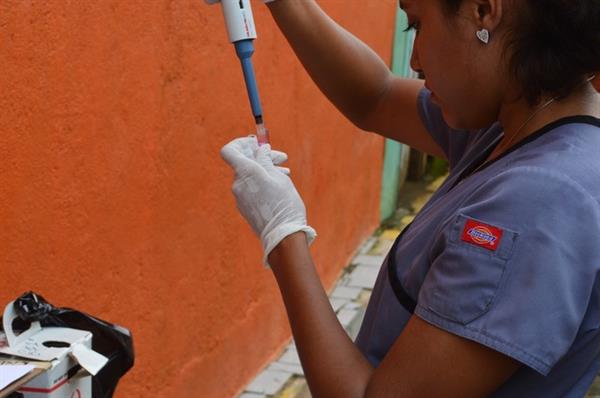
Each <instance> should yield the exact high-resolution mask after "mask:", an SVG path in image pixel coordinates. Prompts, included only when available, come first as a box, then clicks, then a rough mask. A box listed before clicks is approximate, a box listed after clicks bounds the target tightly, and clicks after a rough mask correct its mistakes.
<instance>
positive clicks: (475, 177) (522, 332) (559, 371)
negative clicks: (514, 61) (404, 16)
mask: <svg viewBox="0 0 600 398" xmlns="http://www.w3.org/2000/svg"><path fill="white" fill-rule="evenodd" d="M418 101H419V104H418V105H419V111H420V113H421V117H422V119H423V122H424V123H425V125H426V127H427V129H428V130H429V132H430V133H431V135H432V137H433V138H434V139H435V141H436V142H437V143H438V144H439V145H440V147H441V148H442V149H443V151H444V152H445V153H446V155H447V157H448V159H449V163H450V170H451V171H450V175H449V176H448V178H447V179H446V181H445V182H444V184H443V185H442V186H441V187H440V188H439V190H438V191H437V192H436V193H435V194H434V195H433V196H432V197H431V199H430V200H429V202H428V203H427V204H426V205H425V206H424V207H423V209H422V210H421V211H420V213H419V214H418V215H417V216H416V217H415V219H414V221H413V222H412V224H411V225H410V226H409V227H408V228H407V229H405V231H404V232H403V233H402V235H401V236H399V237H398V239H397V240H396V242H395V244H394V247H393V248H392V249H391V250H390V253H389V254H388V256H387V258H386V260H385V262H384V264H383V266H382V268H381V271H380V273H379V276H378V278H377V282H376V284H375V287H374V290H373V293H372V296H371V299H370V302H369V305H368V308H367V312H366V315H365V319H364V321H363V324H362V326H361V330H360V332H359V335H358V337H357V340H356V344H357V346H358V347H359V349H360V350H361V351H362V352H363V353H364V354H365V356H366V357H367V358H368V359H369V361H370V362H371V363H372V364H373V365H374V366H377V365H378V364H379V362H380V361H381V360H382V359H383V357H384V356H385V355H386V353H387V352H388V350H389V349H390V347H391V345H392V344H393V343H394V341H395V340H396V338H397V337H398V335H399V334H400V333H401V332H402V329H403V328H404V326H405V325H406V323H407V321H408V319H409V318H410V316H411V314H412V313H414V314H415V315H416V316H419V317H420V318H422V319H424V320H425V321H427V322H429V323H431V324H433V325H435V326H437V327H439V328H441V329H444V330H446V331H448V332H450V333H453V334H456V335H459V336H462V337H464V338H467V339H470V340H473V341H476V342H478V343H480V344H483V345H485V346H487V347H490V348H492V349H494V350H496V351H499V352H501V353H503V354H505V355H508V356H509V357H512V358H514V359H515V360H517V361H519V362H520V363H522V365H523V366H521V367H520V368H519V370H518V371H517V372H516V373H515V374H514V375H513V376H512V377H511V378H510V379H509V380H508V381H506V382H505V383H504V384H503V385H502V386H501V387H500V388H499V389H498V390H497V391H496V392H495V393H494V394H493V395H492V396H493V397H511V398H514V397H582V396H584V395H585V392H586V391H587V390H588V389H589V387H590V385H591V384H592V382H593V380H594V378H595V376H596V375H597V374H598V372H599V371H600V329H599V326H600V278H599V275H600V274H599V271H600V205H599V203H598V199H599V198H600V119H597V118H594V117H590V116H573V117H567V118H563V119H560V120H557V121H555V122H553V123H551V124H549V125H547V126H545V127H544V128H542V129H540V130H539V131H537V132H536V133H534V134H532V135H530V136H529V137H527V139H526V140H525V141H522V142H519V143H518V144H516V145H515V146H513V147H512V148H511V149H510V150H509V151H508V152H507V153H506V154H505V155H503V156H501V157H500V158H498V159H496V160H495V161H493V162H491V163H490V164H487V165H485V166H484V167H483V168H482V169H480V170H478V171H476V172H474V173H472V174H471V173H470V172H471V171H473V169H474V168H475V167H476V166H478V165H480V164H481V163H482V161H483V160H484V159H485V158H486V157H487V155H488V154H489V153H490V152H491V150H492V149H493V147H494V146H495V144H497V142H498V140H499V138H500V137H501V135H502V128H501V126H500V125H499V124H498V123H497V124H495V125H493V126H492V127H491V128H489V129H485V130H480V131H472V132H467V131H458V130H452V129H450V128H449V127H448V126H447V125H446V123H445V122H444V121H443V118H442V115H441V112H440V109H439V107H437V106H436V105H435V104H433V103H432V102H431V100H430V92H429V91H428V90H426V89H423V91H422V92H421V93H420V95H419V99H418Z"/></svg>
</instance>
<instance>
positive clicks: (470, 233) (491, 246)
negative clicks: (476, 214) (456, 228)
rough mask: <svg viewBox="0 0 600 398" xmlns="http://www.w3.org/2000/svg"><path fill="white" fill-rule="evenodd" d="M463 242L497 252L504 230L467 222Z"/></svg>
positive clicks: (472, 221) (475, 222) (476, 222)
mask: <svg viewBox="0 0 600 398" xmlns="http://www.w3.org/2000/svg"><path fill="white" fill-rule="evenodd" d="M461 238H462V240H464V241H465V242H467V243H471V244H473V245H476V246H481V247H483V248H485V249H488V250H492V251H496V249H497V248H498V246H500V239H502V230H501V229H500V228H496V227H492V226H491V225H487V224H484V223H481V222H479V221H475V220H467V222H466V223H465V229H463V232H462V237H461Z"/></svg>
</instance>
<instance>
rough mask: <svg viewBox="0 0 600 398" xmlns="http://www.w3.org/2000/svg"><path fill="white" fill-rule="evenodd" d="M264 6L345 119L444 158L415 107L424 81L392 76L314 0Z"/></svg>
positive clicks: (282, 1)
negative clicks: (267, 7)
mask: <svg viewBox="0 0 600 398" xmlns="http://www.w3.org/2000/svg"><path fill="white" fill-rule="evenodd" d="M269 9H270V11H271V14H272V15H273V18H274V19H275V21H276V23H277V25H278V26H279V28H280V29H281V31H282V32H283V34H284V35H285V37H286V38H287V40H288V42H289V43H290V45H291V47H292V48H293V50H294V51H295V53H296V55H297V56H298V58H299V60H300V62H302V65H303V66H304V68H305V69H306V71H307V72H308V74H309V75H310V76H311V78H312V79H313V80H314V82H315V83H316V84H317V86H318V87H319V88H320V89H321V91H322V92H323V93H324V94H325V95H326V96H327V98H329V100H330V101H331V102H332V103H333V104H334V105H335V106H336V107H337V108H338V109H339V110H340V111H341V112H342V113H343V114H344V115H345V116H346V117H347V118H348V119H349V120H350V121H352V122H353V123H354V124H355V125H356V126H358V127H359V128H361V129H363V130H367V131H373V132H376V133H378V134H381V135H384V136H386V137H388V138H392V139H395V140H397V141H401V142H404V143H406V144H408V145H410V146H412V147H414V148H417V149H419V150H421V151H424V152H427V153H430V154H432V155H435V156H439V157H442V158H443V157H445V155H444V154H443V152H442V151H441V149H440V148H439V146H438V145H437V144H436V143H435V141H433V139H432V138H431V137H430V135H429V133H428V132H427V131H426V129H425V127H424V125H423V123H422V122H421V118H420V116H419V113H418V110H417V95H418V93H419V91H420V90H421V88H422V87H423V81H421V80H415V79H401V78H398V77H396V76H394V75H393V74H392V73H391V71H390V70H389V68H388V66H387V65H386V64H385V63H384V62H383V61H382V60H381V58H380V57H379V56H378V55H377V54H376V53H375V52H374V51H373V50H371V49H370V48H369V47H368V46H367V45H366V44H364V43H363V42H362V41H360V40H359V39H357V38H356V37H355V36H353V35H352V34H350V33H349V32H348V31H346V30H345V29H343V28H342V27H341V26H340V25H338V24H337V23H336V22H335V21H333V20H332V19H331V18H330V17H329V16H328V15H327V14H325V12H323V10H322V9H321V8H320V7H319V6H318V5H317V3H316V2H315V1H314V0H277V1H274V2H272V3H269ZM390 34H391V32H390Z"/></svg>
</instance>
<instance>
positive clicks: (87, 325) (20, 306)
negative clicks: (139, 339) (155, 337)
mask: <svg viewBox="0 0 600 398" xmlns="http://www.w3.org/2000/svg"><path fill="white" fill-rule="evenodd" d="M14 306H15V311H16V312H17V314H18V316H19V318H21V319H22V320H23V321H27V322H32V321H39V322H40V324H41V325H42V326H43V327H44V326H59V327H67V328H73V329H80V330H87V331H90V332H91V333H92V334H93V338H92V349H93V350H94V351H96V352H98V353H100V354H102V355H104V356H105V357H107V358H108V362H107V363H106V365H104V367H103V368H102V369H101V370H100V371H99V372H98V374H96V376H94V377H92V397H93V398H112V396H113V394H114V392H115V389H116V388H117V383H118V382H119V379H120V378H121V377H123V375H124V374H125V373H127V371H128V370H129V369H131V367H133V362H134V352H133V338H132V336H131V332H130V331H129V330H127V329H125V328H123V327H121V326H118V325H113V324H111V323H108V322H105V321H103V320H101V319H98V318H95V317H93V316H91V315H88V314H86V313H83V312H79V311H76V310H73V309H71V308H56V307H54V306H53V305H52V304H49V303H48V302H47V301H46V300H45V299H44V298H43V297H42V296H40V295H38V294H36V293H33V292H27V293H24V294H22V295H21V296H20V297H19V298H18V299H16V300H15V303H14Z"/></svg>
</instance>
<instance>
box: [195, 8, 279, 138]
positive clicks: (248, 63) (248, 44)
mask: <svg viewBox="0 0 600 398" xmlns="http://www.w3.org/2000/svg"><path fill="white" fill-rule="evenodd" d="M205 1H206V2H207V3H209V4H214V3H216V2H218V0H205ZM221 6H222V7H223V15H224V17H225V25H226V26H227V34H228V35H229V41H230V42H232V43H233V45H234V46H235V52H236V54H237V56H238V58H239V59H240V62H241V64H242V72H243V73H244V81H245V82H246V90H247V92H248V98H249V99H250V107H251V108H252V115H253V116H254V122H255V123H256V136H257V138H258V143H259V144H260V145H262V144H268V143H269V132H268V130H267V129H266V128H265V124H264V121H263V112H262V107H261V105H260V99H259V97H258V86H257V84H256V77H255V76H254V68H253V66H252V59H251V57H252V54H254V44H253V41H254V39H256V28H255V27H254V18H253V17H252V8H251V7H250V0H221Z"/></svg>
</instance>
